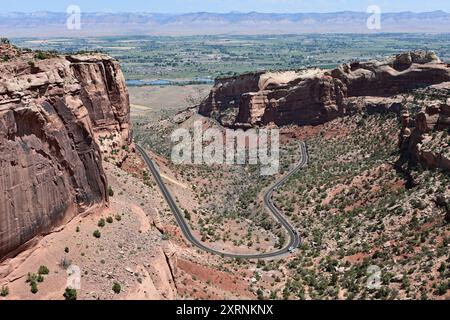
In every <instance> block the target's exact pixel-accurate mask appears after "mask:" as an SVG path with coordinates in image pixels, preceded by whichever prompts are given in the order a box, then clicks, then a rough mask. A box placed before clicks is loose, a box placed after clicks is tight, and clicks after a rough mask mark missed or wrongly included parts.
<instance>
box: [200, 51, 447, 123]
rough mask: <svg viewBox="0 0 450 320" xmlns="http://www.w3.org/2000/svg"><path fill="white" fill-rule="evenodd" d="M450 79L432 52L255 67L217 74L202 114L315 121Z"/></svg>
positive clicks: (224, 118) (235, 118) (238, 120)
mask: <svg viewBox="0 0 450 320" xmlns="http://www.w3.org/2000/svg"><path fill="white" fill-rule="evenodd" d="M446 81H450V67H449V65H448V64H446V63H442V62H441V60H440V59H439V58H438V57H437V56H436V54H434V53H433V52H426V51H415V52H407V53H402V54H399V55H397V56H394V57H389V58H386V59H385V60H383V61H370V62H354V63H350V64H344V65H342V66H340V67H339V68H337V69H334V70H321V69H308V70H301V71H289V72H258V73H250V74H244V75H241V76H237V77H232V78H222V79H217V80H216V83H215V86H214V88H213V89H212V91H211V93H210V95H209V96H208V97H207V98H206V99H205V100H204V101H203V102H202V103H201V104H200V106H199V112H200V114H202V115H205V116H210V117H214V118H216V119H217V120H219V121H220V122H221V123H222V124H224V125H226V126H230V127H251V126H263V125H268V124H275V125H288V124H297V125H317V124H322V123H325V122H328V121H331V120H333V119H336V118H337V117H340V116H343V115H346V114H349V113H352V112H354V111H355V108H354V107H355V105H354V103H353V102H354V100H355V99H356V98H359V97H367V96H373V97H389V96H394V95H398V94H403V93H407V92H409V91H410V90H412V89H416V88H423V87H427V86H430V85H434V84H439V83H442V82H446Z"/></svg>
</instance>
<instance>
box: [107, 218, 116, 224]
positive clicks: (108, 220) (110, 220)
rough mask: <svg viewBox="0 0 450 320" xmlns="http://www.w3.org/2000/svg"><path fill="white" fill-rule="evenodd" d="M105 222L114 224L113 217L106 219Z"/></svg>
mask: <svg viewBox="0 0 450 320" xmlns="http://www.w3.org/2000/svg"><path fill="white" fill-rule="evenodd" d="M106 222H108V223H113V222H114V219H113V217H108V218H106Z"/></svg>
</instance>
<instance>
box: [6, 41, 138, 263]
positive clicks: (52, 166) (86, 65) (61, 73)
mask: <svg viewBox="0 0 450 320" xmlns="http://www.w3.org/2000/svg"><path fill="white" fill-rule="evenodd" d="M0 58H2V61H3V62H0V259H2V258H4V257H5V256H6V255H7V254H8V253H11V252H13V251H14V250H16V249H18V248H19V247H20V246H21V245H24V244H25V243H27V242H28V241H29V240H31V239H32V238H34V237H35V236H37V235H40V234H45V233H47V232H49V231H51V230H52V229H53V228H54V227H55V226H58V225H60V224H62V223H64V222H65V221H67V220H69V219H71V218H73V217H74V216H76V215H78V214H80V213H83V212H86V211H87V210H88V209H90V208H94V207H99V206H102V205H104V204H105V203H106V202H107V201H108V195H107V187H108V184H107V180H106V176H105V173H104V171H103V167H102V155H101V150H100V147H99V143H98V142H99V139H100V138H101V137H102V135H109V136H114V137H115V138H114V143H115V144H117V145H118V146H124V145H126V144H128V143H129V142H130V125H129V108H130V106H129V98H128V92H127V89H126V86H125V81H124V77H123V75H122V72H121V70H120V66H119V65H118V63H117V61H115V60H114V59H112V58H110V57H108V56H106V55H102V54H88V55H77V56H68V57H62V56H57V55H52V54H48V53H35V52H31V51H21V50H19V49H17V48H15V47H13V46H10V45H8V44H3V45H1V46H0Z"/></svg>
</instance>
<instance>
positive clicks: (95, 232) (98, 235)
mask: <svg viewBox="0 0 450 320" xmlns="http://www.w3.org/2000/svg"><path fill="white" fill-rule="evenodd" d="M101 236H102V234H101V233H100V231H98V230H95V231H94V237H96V238H97V239H98V238H100V237H101Z"/></svg>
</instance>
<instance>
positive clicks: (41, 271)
mask: <svg viewBox="0 0 450 320" xmlns="http://www.w3.org/2000/svg"><path fill="white" fill-rule="evenodd" d="M49 273H50V270H49V269H48V268H47V267H46V266H40V267H39V270H38V274H44V275H45V274H49Z"/></svg>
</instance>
